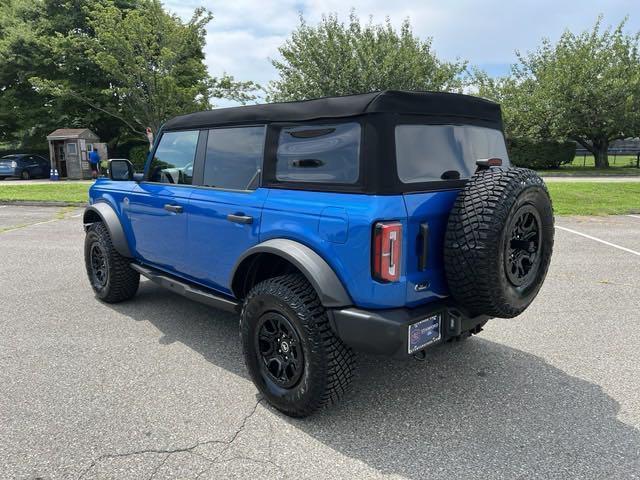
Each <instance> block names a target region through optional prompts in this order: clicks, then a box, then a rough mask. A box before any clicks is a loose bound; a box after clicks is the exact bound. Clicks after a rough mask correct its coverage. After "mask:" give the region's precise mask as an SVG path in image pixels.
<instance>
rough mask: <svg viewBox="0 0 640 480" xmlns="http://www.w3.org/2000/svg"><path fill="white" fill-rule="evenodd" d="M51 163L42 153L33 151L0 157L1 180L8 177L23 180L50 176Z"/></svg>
mask: <svg viewBox="0 0 640 480" xmlns="http://www.w3.org/2000/svg"><path fill="white" fill-rule="evenodd" d="M50 168H51V164H50V163H49V160H47V159H46V158H44V157H41V156H40V155H33V154H31V153H15V154H13V155H6V156H4V157H1V158H0V180H4V179H5V178H8V177H18V178H21V179H23V180H29V179H30V178H49V172H50Z"/></svg>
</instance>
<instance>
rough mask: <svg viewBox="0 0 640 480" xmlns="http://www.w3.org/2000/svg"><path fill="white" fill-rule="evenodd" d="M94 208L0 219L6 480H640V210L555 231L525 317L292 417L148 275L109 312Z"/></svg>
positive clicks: (228, 325) (225, 339) (234, 346)
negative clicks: (99, 278)
mask: <svg viewBox="0 0 640 480" xmlns="http://www.w3.org/2000/svg"><path fill="white" fill-rule="evenodd" d="M80 212H81V211H80V210H73V209H64V210H63V209H59V208H38V207H16V206H0V328H1V332H2V335H1V336H0V386H1V390H0V478H30V479H35V478H42V479H49V478H62V479H97V478H104V479H107V478H108V479H112V478H127V479H128V478H131V479H141V478H145V479H150V478H156V479H167V478H185V479H195V478H202V479H208V478H224V479H227V478H253V479H261V478H270V479H276V478H291V479H317V478H335V479H353V478H363V479H377V478H391V479H416V480H417V479H422V478H430V479H456V480H462V479H509V480H513V479H533V478H535V479H578V478H579V479H632V478H640V334H639V331H640V313H639V312H640V254H638V252H639V251H640V216H637V217H632V216H618V217H582V218H569V217H559V218H558V219H557V225H558V226H559V227H562V228H559V229H557V231H556V247H555V254H554V258H553V261H552V265H551V269H550V272H549V275H548V277H547V281H546V283H545V285H544V287H543V289H542V291H541V293H540V295H539V296H538V298H537V300H536V301H535V302H534V304H533V305H532V306H531V307H530V308H529V310H527V311H526V312H525V314H523V315H522V316H520V317H518V318H516V319H512V320H493V321H491V322H489V324H488V325H487V326H486V328H485V331H484V332H482V333H481V334H480V335H478V336H476V337H474V338H472V339H469V340H467V341H464V342H460V343H455V344H448V345H445V346H442V347H436V348H434V349H432V350H431V351H430V352H429V354H428V357H427V360H426V361H425V362H417V361H414V360H410V361H407V362H401V361H392V360H387V359H381V358H376V357H367V356H361V357H359V367H358V375H357V377H356V379H355V382H354V388H353V391H352V393H351V394H350V395H349V397H348V398H347V399H346V401H344V402H343V403H342V404H340V405H339V406H338V407H337V408H333V409H331V410H327V411H324V412H321V413H320V414H318V415H315V416H313V417H310V418H308V419H304V420H292V419H289V418H287V417H284V416H283V415H281V414H279V413H278V412H277V411H275V410H273V409H272V408H270V407H269V406H268V405H266V404H265V402H263V401H261V400H260V398H259V396H258V394H257V390H256V389H255V388H254V386H253V384H252V383H251V381H250V380H249V378H248V375H247V372H246V371H245V367H244V365H243V361H242V356H241V349H240V343H239V338H238V333H237V318H236V317H235V316H233V315H230V314H226V313H221V312H219V311H216V310H212V309H211V308H208V307H205V306H202V305H199V304H197V303H193V302H191V301H189V300H186V299H183V298H181V297H178V296H175V295H173V294H172V293H168V292H166V291H164V290H161V289H160V287H157V286H155V285H154V284H151V283H150V282H148V281H145V282H143V283H142V284H141V288H140V291H139V293H138V295H137V297H136V298H135V299H134V300H133V301H131V302H127V303H123V304H119V305H105V304H102V303H100V302H98V301H96V300H95V299H94V297H93V294H92V291H91V289H90V287H89V285H88V282H87V281H86V278H85V272H84V264H83V258H82V241H83V231H82V226H81V218H80V217H79V214H80ZM43 222H44V223H43ZM565 229H569V230H565ZM570 230H571V231H570ZM580 234H583V235H588V236H590V237H593V238H587V237H585V236H582V235H580ZM596 239H598V240H601V241H605V242H608V243H609V244H606V243H602V242H601V241H598V240H596ZM611 244H613V245H615V246H612V245H611ZM617 247H622V249H621V248H617Z"/></svg>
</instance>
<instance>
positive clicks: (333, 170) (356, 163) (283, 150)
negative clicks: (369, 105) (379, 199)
mask: <svg viewBox="0 0 640 480" xmlns="http://www.w3.org/2000/svg"><path fill="white" fill-rule="evenodd" d="M360 130H361V129H360V124H358V123H355V122H354V123H339V124H328V125H307V126H296V127H287V128H283V129H282V130H281V131H280V138H279V141H278V153H277V164H276V179H277V180H279V181H289V182H313V183H341V184H349V183H356V182H357V181H358V177H359V176H360V136H361V131H360Z"/></svg>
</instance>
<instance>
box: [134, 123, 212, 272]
mask: <svg viewBox="0 0 640 480" xmlns="http://www.w3.org/2000/svg"><path fill="white" fill-rule="evenodd" d="M199 138H200V132H199V131H198V130H187V131H179V132H164V133H163V134H162V137H161V138H160V141H159V142H158V145H157V147H156V149H155V152H154V155H153V157H152V159H151V162H150V164H149V165H148V166H147V171H146V173H145V180H144V181H142V182H140V183H139V184H137V185H136V186H135V188H134V189H133V191H132V192H131V194H130V195H129V196H128V197H127V198H125V199H124V207H123V210H125V211H126V212H127V213H128V216H129V219H130V221H131V230H132V234H133V240H134V244H135V245H134V248H135V251H136V252H137V254H138V255H139V256H140V257H141V258H142V259H143V260H144V261H145V262H147V263H150V264H152V265H154V266H156V267H160V268H162V269H165V270H169V271H172V272H175V273H181V272H182V271H183V270H184V268H185V263H186V260H187V257H188V245H187V216H188V214H189V212H188V204H189V198H190V197H191V193H192V187H191V185H192V182H193V169H194V162H195V159H196V153H197V150H198V141H199Z"/></svg>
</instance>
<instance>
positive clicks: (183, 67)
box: [0, 0, 256, 146]
mask: <svg viewBox="0 0 640 480" xmlns="http://www.w3.org/2000/svg"><path fill="white" fill-rule="evenodd" d="M210 19H211V16H210V14H209V13H208V12H205V11H204V10H201V9H198V10H196V12H195V13H194V16H193V18H192V19H191V21H189V22H183V21H181V20H180V19H179V18H178V17H176V16H174V15H170V14H168V13H167V12H166V11H164V10H163V8H162V4H161V3H160V1H159V0H6V2H3V3H2V4H1V5H0V141H13V142H17V143H22V145H23V146H25V145H26V144H27V143H28V142H27V141H26V139H27V138H33V139H41V141H44V135H45V134H46V133H48V132H47V131H48V130H51V129H53V128H55V127H59V126H87V127H90V128H93V129H94V130H96V132H97V133H98V134H99V135H100V136H101V137H102V138H104V139H109V138H112V137H119V136H120V133H121V132H122V131H125V132H126V131H128V132H135V133H136V134H140V133H142V132H144V129H145V127H147V126H152V127H153V128H154V129H157V128H158V127H159V125H160V124H161V123H162V122H163V121H164V120H166V119H167V118H168V117H170V116H173V115H175V114H179V113H184V112H186V111H191V110H194V109H200V108H208V107H209V106H210V100H211V99H212V98H233V99H237V100H240V101H243V100H248V99H250V98H252V95H251V94H250V90H252V89H254V88H256V86H255V85H254V84H253V83H252V82H236V81H235V80H234V79H233V78H232V77H230V76H227V75H225V76H223V77H221V78H211V77H210V76H209V74H208V72H207V69H206V66H205V65H204V61H203V60H204V54H203V49H204V27H205V25H206V24H207V22H208V21H209V20H210Z"/></svg>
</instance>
